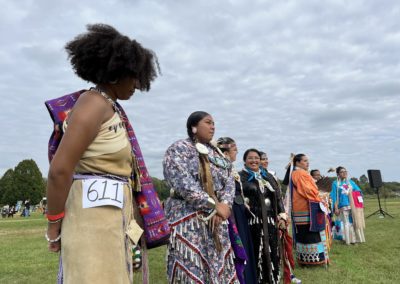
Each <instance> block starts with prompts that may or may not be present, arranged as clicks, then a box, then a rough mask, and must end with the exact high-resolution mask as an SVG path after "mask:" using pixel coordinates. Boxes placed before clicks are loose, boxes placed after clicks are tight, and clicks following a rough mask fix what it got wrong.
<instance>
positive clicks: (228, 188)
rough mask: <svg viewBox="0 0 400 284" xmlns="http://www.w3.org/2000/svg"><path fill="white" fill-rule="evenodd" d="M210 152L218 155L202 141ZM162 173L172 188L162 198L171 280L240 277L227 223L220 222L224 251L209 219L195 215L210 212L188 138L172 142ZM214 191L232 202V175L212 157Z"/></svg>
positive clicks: (230, 279) (229, 280)
mask: <svg viewBox="0 0 400 284" xmlns="http://www.w3.org/2000/svg"><path fill="white" fill-rule="evenodd" d="M206 147H207V148H208V150H209V154H208V158H209V159H213V158H216V157H218V155H217V154H216V152H215V149H214V148H213V147H212V146H210V145H206ZM163 167H164V177H165V180H166V181H167V183H168V185H169V186H170V187H171V188H172V189H173V191H174V194H173V196H172V197H170V198H168V199H167V200H166V202H165V213H166V216H167V219H168V221H169V224H170V227H171V238H170V243H169V245H168V251H167V274H168V281H169V283H211V284H212V283H215V284H217V283H218V284H223V283H238V282H237V277H236V271H235V265H234V259H233V251H232V248H231V243H230V239H229V234H228V225H227V224H226V223H223V224H221V225H220V227H219V239H220V242H221V245H222V251H221V252H218V251H217V249H216V247H215V244H214V240H213V236H212V233H211V232H210V229H209V227H208V224H206V223H205V222H203V221H201V220H200V219H199V218H198V217H197V216H198V214H200V215H202V214H203V213H204V212H205V215H208V214H209V213H210V212H211V210H210V209H209V208H208V206H207V200H208V194H207V193H206V192H205V191H204V190H203V188H202V185H201V182H200V179H199V153H198V152H197V150H196V148H195V145H194V143H193V142H192V141H191V140H190V139H184V140H179V141H177V142H175V143H173V144H172V145H171V146H170V147H169V148H168V149H167V151H166V153H165V157H164V161H163ZM210 168H211V175H212V179H213V184H214V191H215V194H216V196H217V198H218V200H219V201H220V202H226V203H227V204H228V205H229V206H231V205H232V202H233V198H234V195H235V187H234V179H233V177H232V176H231V175H230V174H229V170H227V169H224V168H221V167H218V166H216V165H214V164H213V163H210Z"/></svg>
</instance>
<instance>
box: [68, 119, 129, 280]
mask: <svg viewBox="0 0 400 284" xmlns="http://www.w3.org/2000/svg"><path fill="white" fill-rule="evenodd" d="M131 171H132V154H131V146H130V143H129V141H128V138H127V134H126V130H125V128H124V126H123V123H122V122H121V119H120V117H119V115H118V114H117V113H115V114H114V116H113V117H112V118H111V119H109V120H108V121H107V122H105V123H103V124H102V126H101V128H100V131H99V133H98V135H97V137H96V138H95V140H94V141H93V143H92V144H91V145H90V146H89V147H88V149H87V150H86V151H85V153H84V154H83V156H82V158H81V160H80V161H79V163H78V165H77V167H76V168H75V172H76V173H77V174H83V173H86V174H87V173H99V174H112V175H117V176H123V177H127V178H128V177H130V174H131ZM132 216H133V208H132V193H131V190H130V187H129V186H128V185H124V202H123V209H120V208H118V207H114V206H101V207H94V208H82V180H74V182H73V183H72V186H71V189H70V192H69V195H68V199H67V202H66V204H65V218H64V220H63V222H62V230H61V244H62V248H61V256H62V265H63V274H64V283H66V284H70V283H71V284H76V283H80V284H81V283H96V284H99V283H107V284H108V283H115V284H117V283H132V277H133V276H132V256H131V252H130V244H129V242H128V238H127V237H126V234H125V231H126V227H127V225H128V224H129V222H130V220H131V219H132V218H133V217H132Z"/></svg>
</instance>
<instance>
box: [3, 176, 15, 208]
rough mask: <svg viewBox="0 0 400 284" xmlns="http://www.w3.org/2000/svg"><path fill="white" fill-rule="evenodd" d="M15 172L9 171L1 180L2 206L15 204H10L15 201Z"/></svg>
mask: <svg viewBox="0 0 400 284" xmlns="http://www.w3.org/2000/svg"><path fill="white" fill-rule="evenodd" d="M13 179H14V170H13V169H8V170H7V171H6V172H5V173H4V175H3V176H2V177H1V179H0V203H1V204H15V202H10V201H12V200H14V199H15V198H14V197H13V194H14V188H13V184H14V182H13Z"/></svg>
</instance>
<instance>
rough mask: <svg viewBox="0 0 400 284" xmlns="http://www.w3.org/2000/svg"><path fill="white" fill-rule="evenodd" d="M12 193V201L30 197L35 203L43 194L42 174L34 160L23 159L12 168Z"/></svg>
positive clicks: (32, 202)
mask: <svg viewBox="0 0 400 284" xmlns="http://www.w3.org/2000/svg"><path fill="white" fill-rule="evenodd" d="M13 177H14V179H13V180H14V186H13V187H14V194H13V198H12V199H11V201H12V202H14V203H15V202H16V201H17V200H26V199H30V201H31V204H37V203H39V202H40V200H42V197H43V196H44V194H45V184H44V182H43V176H42V173H41V172H40V170H39V168H38V166H37V164H36V163H35V161H34V160H32V159H31V160H23V161H22V162H20V163H19V164H18V165H17V166H16V167H15V169H14V175H13Z"/></svg>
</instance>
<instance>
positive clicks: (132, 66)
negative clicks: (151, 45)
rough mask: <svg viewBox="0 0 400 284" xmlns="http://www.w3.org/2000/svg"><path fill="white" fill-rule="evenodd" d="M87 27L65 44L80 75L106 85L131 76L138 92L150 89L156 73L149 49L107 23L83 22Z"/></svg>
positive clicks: (157, 68) (156, 62)
mask: <svg viewBox="0 0 400 284" xmlns="http://www.w3.org/2000/svg"><path fill="white" fill-rule="evenodd" d="M87 30H88V31H87V32H86V33H83V34H80V35H78V36H77V37H76V38H75V39H74V40H72V41H70V42H68V43H67V44H66V46H65V49H66V51H67V53H68V58H69V59H70V61H71V64H72V67H73V69H74V71H75V73H76V74H77V75H78V76H79V77H80V78H82V79H83V80H86V81H89V82H92V83H94V84H106V83H110V82H113V81H116V80H119V79H124V78H127V77H133V78H136V79H137V80H138V81H139V84H140V85H139V88H140V90H141V91H148V90H150V85H151V81H153V80H154V79H155V78H156V77H157V75H158V73H160V67H159V64H158V59H157V56H156V55H155V53H154V52H153V51H151V50H149V49H146V48H144V47H142V45H141V44H140V43H138V42H137V41H135V40H131V39H129V38H128V37H127V36H124V35H122V34H120V33H119V32H118V31H117V30H116V29H114V28H113V27H111V26H109V25H105V24H94V25H87Z"/></svg>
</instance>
